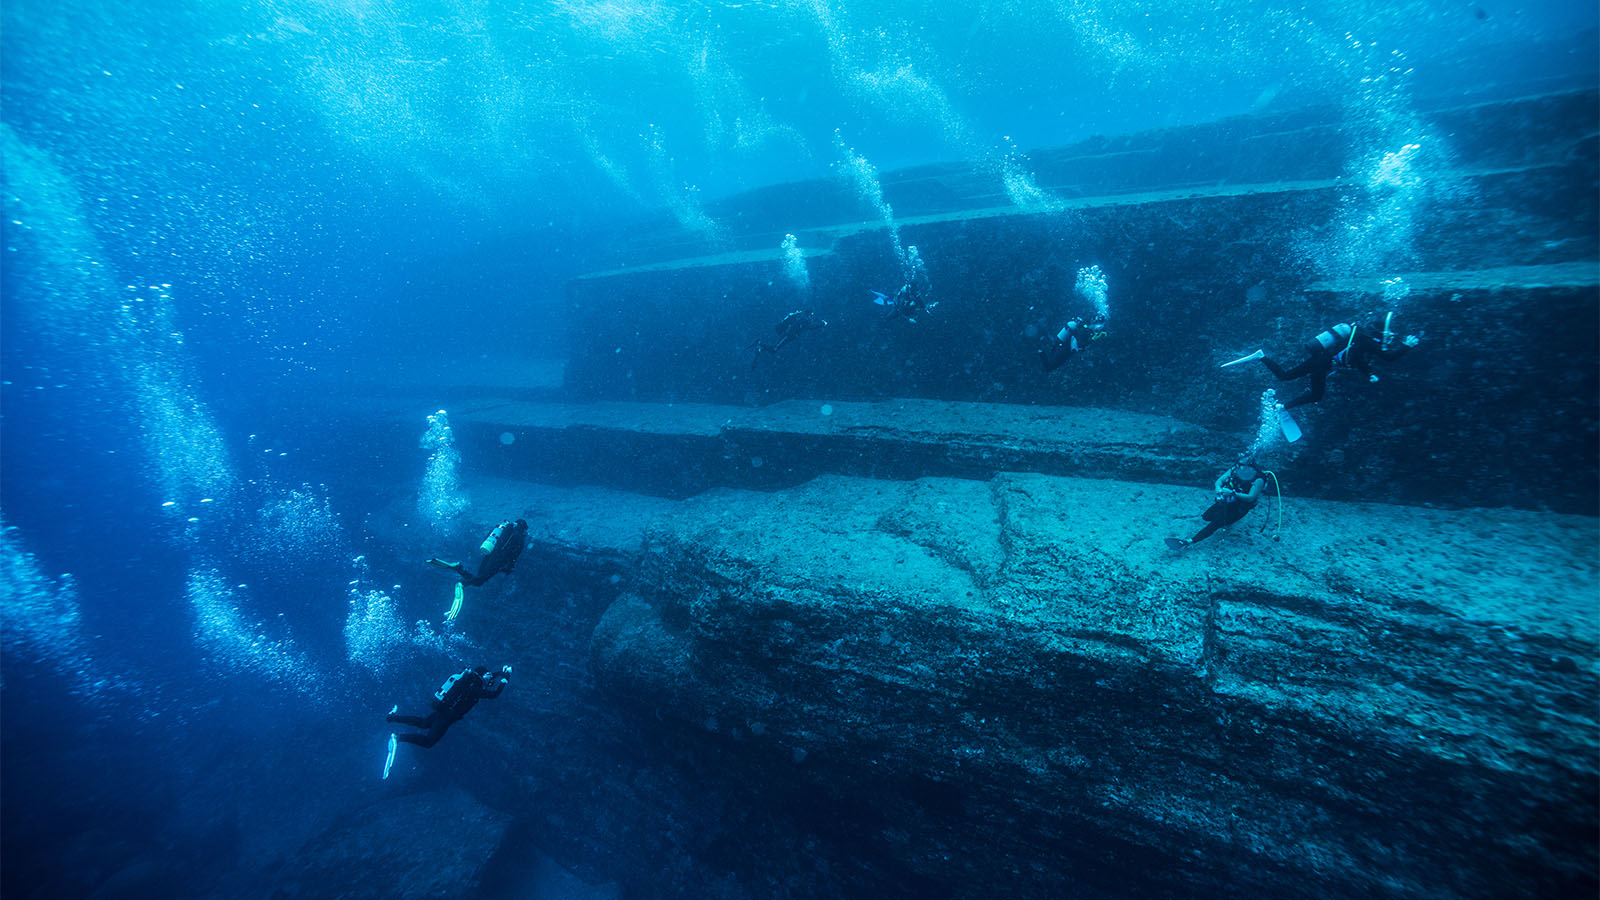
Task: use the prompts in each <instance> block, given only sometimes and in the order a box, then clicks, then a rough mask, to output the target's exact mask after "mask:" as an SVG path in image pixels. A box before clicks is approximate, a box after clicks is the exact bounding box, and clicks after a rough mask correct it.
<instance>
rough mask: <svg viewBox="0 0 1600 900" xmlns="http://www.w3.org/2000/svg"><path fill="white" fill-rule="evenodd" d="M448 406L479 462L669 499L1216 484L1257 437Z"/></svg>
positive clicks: (692, 408) (891, 417) (1094, 427)
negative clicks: (860, 487)
mask: <svg viewBox="0 0 1600 900" xmlns="http://www.w3.org/2000/svg"><path fill="white" fill-rule="evenodd" d="M449 412H450V422H451V425H452V427H453V429H454V431H455V433H456V440H457V446H458V448H459V449H460V450H461V452H462V454H463V457H464V458H465V459H467V460H469V461H470V463H469V464H470V466H471V468H472V469H473V470H475V471H482V472H492V473H496V474H500V475H505V476H510V477H516V478H523V479H533V480H539V481H547V482H557V483H569V482H583V483H589V484H599V485H605V486H610V487H619V488H623V489H627V490H632V491H637V492H641V493H647V494H657V495H663V496H674V497H682V496H688V495H691V494H695V493H699V492H701V491H705V490H709V489H711V488H715V487H743V488H763V489H771V488H777V487H788V486H792V485H796V484H799V483H801V482H804V481H808V480H810V479H812V478H815V477H817V476H819V475H825V474H846V475H864V476H871V477H875V478H885V479H894V480H907V479H914V478H921V477H924V476H928V475H952V476H960V477H967V478H980V479H981V478H988V477H990V476H992V475H993V474H994V473H996V472H1002V471H1019V472H1046V473H1054V474H1073V475H1079V476H1083V477H1090V478H1119V479H1124V480H1137V481H1149V482H1161V483H1169V484H1209V483H1210V482H1211V480H1212V479H1213V478H1215V477H1216V473H1217V471H1219V469H1220V468H1221V467H1224V466H1226V465H1227V464H1229V463H1231V462H1232V461H1233V459H1235V458H1236V457H1237V455H1238V454H1239V453H1240V452H1241V451H1242V450H1243V449H1244V448H1245V447H1246V446H1247V445H1248V443H1249V438H1248V437H1245V436H1240V435H1234V434H1227V433H1224V432H1218V431H1213V430H1210V429H1205V428H1201V427H1199V426H1196V425H1191V424H1189V423H1186V422H1181V421H1178V420H1175V419H1169V418H1164V417H1159V416H1149V415H1141V414H1138V413H1127V412H1116V411H1112V410H1097V409H1085V408H1075V407H1042V406H1015V405H1008V404H999V403H950V402H944V401H935V400H890V401H881V402H874V403H861V402H847V401H800V400H790V401H785V402H783V403H777V404H774V405H772V406H767V407H761V408H751V407H738V406H719V405H711V404H694V403H678V404H668V403H621V402H616V403H587V404H561V403H537V402H527V401H511V400H494V399H487V398H485V399H479V400H477V401H474V402H471V403H466V404H462V405H458V406H456V407H454V408H452V409H450V410H449ZM408 418H414V414H408Z"/></svg>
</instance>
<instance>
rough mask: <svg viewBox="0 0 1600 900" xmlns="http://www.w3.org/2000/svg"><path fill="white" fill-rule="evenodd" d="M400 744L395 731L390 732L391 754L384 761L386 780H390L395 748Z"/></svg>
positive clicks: (384, 778) (397, 707)
mask: <svg viewBox="0 0 1600 900" xmlns="http://www.w3.org/2000/svg"><path fill="white" fill-rule="evenodd" d="M399 708H400V707H399V706H396V707H395V709H399ZM398 744H399V741H398V740H397V739H396V738H395V736H394V733H393V732H390V734H389V756H388V758H387V759H385V760H384V761H383V780H384V781H388V780H389V770H390V769H392V768H394V748H395V747H396V746H398Z"/></svg>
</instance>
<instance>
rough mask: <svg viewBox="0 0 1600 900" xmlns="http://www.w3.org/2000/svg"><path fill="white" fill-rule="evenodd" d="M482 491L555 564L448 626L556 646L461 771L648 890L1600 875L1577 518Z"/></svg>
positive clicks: (1164, 886)
mask: <svg viewBox="0 0 1600 900" xmlns="http://www.w3.org/2000/svg"><path fill="white" fill-rule="evenodd" d="M472 487H473V489H474V490H475V491H478V492H481V496H485V497H492V498H494V501H495V504H496V505H497V506H498V507H500V508H504V509H524V510H526V512H525V516H526V518H527V519H528V520H529V523H530V539H531V547H530V550H529V551H528V553H527V555H525V557H524V562H523V564H522V565H521V566H519V573H523V572H537V573H538V574H537V575H533V576H529V575H519V580H518V582H517V584H516V587H515V588H508V589H506V590H504V591H502V592H500V593H498V594H497V593H493V592H491V593H486V594H482V595H480V596H479V597H478V598H476V599H474V600H472V601H469V606H468V609H467V610H466V611H465V612H464V613H463V623H464V627H467V628H468V629H469V630H471V629H473V628H474V624H473V623H474V622H475V621H476V622H478V623H481V625H480V630H481V631H482V632H483V633H484V637H485V638H486V641H487V648H486V649H487V650H488V651H489V652H491V654H495V653H505V654H507V655H508V657H510V658H519V660H520V659H523V658H526V657H534V658H535V659H536V660H537V661H535V662H531V663H529V664H527V665H523V664H522V663H521V662H519V668H518V671H519V672H525V671H529V670H532V674H533V676H534V677H533V679H532V680H533V682H534V684H533V685H528V686H521V685H519V690H520V691H521V694H520V696H516V697H514V696H513V695H512V694H511V693H508V694H507V698H506V700H505V701H502V703H504V704H505V706H504V708H501V709H496V710H495V714H494V715H484V716H481V717H478V718H476V719H475V720H474V721H473V722H472V723H471V729H470V731H478V730H481V731H482V732H483V733H482V734H481V735H480V736H478V737H476V738H472V740H478V741H483V742H486V743H488V744H490V745H492V746H493V747H495V748H496V750H497V752H501V753H504V754H505V755H506V765H505V768H506V770H507V771H506V772H505V773H504V774H503V775H501V776H491V775H484V776H482V777H483V779H484V783H483V784H482V786H481V787H482V788H483V789H484V790H494V791H496V792H497V793H500V794H502V795H506V796H514V797H517V798H519V804H520V805H521V807H522V808H525V809H527V810H529V811H530V814H531V815H532V816H533V817H534V818H535V819H536V820H538V819H541V818H542V819H546V820H548V822H547V824H545V825H542V826H541V825H538V824H537V823H536V824H535V825H534V827H535V828H543V829H544V830H543V833H542V834H541V838H542V839H543V840H541V846H545V847H546V848H547V850H548V851H549V852H551V853H552V855H554V856H556V857H557V858H558V859H561V860H562V862H563V863H564V864H566V865H568V866H571V867H574V868H576V869H577V870H578V871H579V873H580V874H582V873H583V871H584V869H585V867H589V868H590V869H591V870H593V871H610V872H617V871H624V872H628V873H630V874H629V875H628V876H627V880H629V881H631V882H633V883H635V884H636V885H637V886H640V887H641V888H642V887H643V886H645V885H649V886H650V890H652V891H657V892H660V893H661V894H663V895H666V896H694V895H705V892H707V891H710V890H713V889H716V890H721V891H724V895H726V896H797V897H798V896H904V897H912V896H916V897H977V896H995V895H997V893H998V894H1003V895H1006V896H1016V897H1054V896H1061V895H1063V893H1064V892H1071V893H1072V894H1073V895H1075V896H1089V897H1124V896H1130V895H1147V896H1224V895H1234V896H1236V895H1240V894H1255V895H1281V896H1303V895H1308V894H1311V895H1316V896H1321V897H1372V896H1379V897H1501V896H1528V897H1534V896H1541V897H1543V896H1568V895H1579V894H1582V893H1584V892H1586V891H1587V892H1592V891H1593V890H1594V888H1595V881H1594V874H1593V873H1594V867H1595V863H1596V854H1595V842H1594V837H1595V835H1596V834H1597V822H1596V814H1595V809H1596V801H1597V799H1600V798H1597V796H1596V783H1597V782H1596V775H1597V771H1596V762H1595V738H1594V735H1595V733H1596V718H1595V709H1596V701H1597V691H1596V681H1595V673H1594V670H1593V667H1594V659H1595V656H1596V648H1597V633H1596V632H1597V624H1596V622H1595V620H1594V617H1593V615H1592V608H1591V607H1592V602H1593V597H1594V596H1595V595H1596V591H1597V586H1600V574H1597V565H1596V561H1595V560H1594V557H1593V552H1592V551H1593V546H1594V543H1595V540H1596V531H1595V523H1594V521H1593V520H1592V519H1586V518H1577V517H1564V516H1557V515H1551V514H1537V513H1527V512H1517V511H1506V510H1493V511H1490V510H1465V511H1453V512H1450V511H1440V510H1428V509H1417V508H1405V507H1396V506H1387V505H1379V504H1350V503H1342V504H1341V503H1326V502H1319V501H1309V500H1297V501H1290V503H1289V504H1287V508H1286V509H1285V510H1284V511H1283V526H1282V527H1283V532H1282V539H1281V540H1275V539H1274V537H1275V535H1273V536H1269V534H1268V532H1271V531H1273V530H1274V529H1275V524H1274V523H1275V521H1276V516H1277V510H1275V509H1266V508H1263V509H1261V510H1258V511H1257V512H1255V513H1253V515H1252V518H1248V519H1246V520H1245V521H1244V522H1243V523H1241V524H1240V525H1238V526H1236V527H1235V528H1234V530H1233V533H1231V534H1228V533H1224V534H1222V535H1219V536H1217V537H1214V538H1212V539H1210V540H1209V541H1206V542H1204V543H1202V544H1200V545H1197V546H1196V547H1194V548H1192V549H1191V550H1189V551H1187V552H1186V553H1184V554H1182V555H1176V554H1173V553H1171V552H1170V551H1168V550H1167V549H1166V548H1165V547H1164V545H1163V544H1162V542H1161V538H1162V537H1164V536H1166V535H1168V534H1185V533H1188V532H1189V531H1190V530H1192V529H1193V528H1194V527H1195V526H1196V525H1197V524H1198V520H1197V519H1193V518H1188V517H1186V518H1185V519H1184V520H1183V521H1181V522H1180V521H1174V520H1173V516H1174V515H1175V514H1185V513H1197V512H1198V510H1199V509H1200V508H1202V507H1203V506H1204V505H1205V503H1206V502H1207V500H1208V498H1207V496H1206V495H1205V494H1204V492H1203V491H1197V490H1186V489H1181V488H1173V487H1166V486H1159V485H1148V484H1137V483H1128V482H1119V481H1110V480H1089V479H1076V478H1061V477H1052V476H1044V475H1025V474H1017V475H1010V474H1002V475H999V476H997V477H995V478H994V479H992V480H991V481H988V482H980V481H967V480H959V479H945V478H928V479H922V480H919V481H914V482H884V481H874V480H866V479H859V478H849V477H834V476H827V477H823V478H819V479H817V480H815V481H813V482H811V483H808V484H806V485H803V486H801V487H798V488H793V489H789V490H784V491H778V492H775V493H756V492H744V491H732V490H719V491H713V492H710V493H708V494H705V495H702V496H699V497H696V498H693V499H690V500H687V501H680V502H674V501H668V500H660V499H650V498H631V497H630V495H627V494H621V493H617V492H611V491H604V490H600V489H597V488H576V489H566V490H563V489H556V488H548V487H540V486H536V485H530V484H526V483H519V482H506V481H487V480H486V481H482V482H478V483H475V484H474V485H472ZM634 501H637V502H634ZM1269 520H1271V521H1269ZM1264 528H1265V529H1266V531H1263V529H1264ZM488 623H493V624H492V625H488ZM591 628H592V635H591V634H590V633H589V629H591ZM585 662H586V663H587V671H583V669H584V668H585V666H584V664H585ZM530 707H531V709H530ZM456 737H457V736H455V735H452V740H454V739H456ZM617 810H627V812H626V813H618V812H617ZM619 817H620V818H619ZM719 879H720V880H719ZM718 885H721V887H718ZM778 886H781V889H779V887H778ZM735 887H736V888H737V890H735Z"/></svg>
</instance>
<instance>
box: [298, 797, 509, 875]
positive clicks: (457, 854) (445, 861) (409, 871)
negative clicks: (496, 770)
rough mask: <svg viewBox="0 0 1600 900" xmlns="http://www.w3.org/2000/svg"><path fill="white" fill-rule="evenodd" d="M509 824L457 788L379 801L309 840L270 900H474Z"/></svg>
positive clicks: (507, 818)
mask: <svg viewBox="0 0 1600 900" xmlns="http://www.w3.org/2000/svg"><path fill="white" fill-rule="evenodd" d="M509 821H510V817H508V816H506V815H505V814H504V813H500V812H496V811H494V810H492V809H489V808H488V807H486V806H484V805H483V804H481V803H479V802H478V801H477V800H475V799H473V798H472V796H471V795H469V794H467V793H466V792H465V791H462V790H459V789H456V790H445V791H431V792H425V793H420V794H406V795H401V796H397V797H391V798H389V799H386V800H380V801H379V802H377V803H375V804H373V805H371V806H369V807H366V808H364V809H361V810H358V811H356V812H354V813H352V814H350V815H348V816H346V817H345V818H344V819H343V820H342V821H339V822H336V823H334V824H333V825H332V826H330V827H329V828H328V830H327V831H326V832H324V833H323V834H321V835H318V836H317V837H316V838H314V839H312V840H311V841H310V842H308V843H307V844H306V846H305V847H304V848H303V849H302V850H301V852H300V854H299V856H298V857H297V858H296V859H295V860H294V862H293V865H292V866H289V867H287V868H289V870H290V872H291V874H290V876H289V877H288V878H287V879H285V880H282V881H280V882H279V883H278V884H277V885H276V889H275V891H274V892H273V894H272V896H273V897H275V898H283V900H289V898H294V897H317V898H341V900H357V898H368V897H370V898H374V900H377V898H384V900H389V898H402V900H422V898H452V897H462V898H465V897H472V896H476V894H475V893H474V892H475V890H476V888H477V887H478V884H479V879H480V876H481V874H482V871H483V868H484V866H485V864H486V863H487V862H488V860H489V859H490V857H491V856H493V855H494V853H495V851H496V849H498V847H499V846H500V841H501V838H502V837H503V835H504V834H505V831H506V826H507V824H508V823H509ZM422 825H425V826H426V827H419V826H422Z"/></svg>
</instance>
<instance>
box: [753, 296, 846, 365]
mask: <svg viewBox="0 0 1600 900" xmlns="http://www.w3.org/2000/svg"><path fill="white" fill-rule="evenodd" d="M826 324H828V323H827V322H825V321H823V320H822V319H820V318H818V317H817V314H816V313H814V312H812V311H811V310H809V309H797V310H795V311H794V312H792V313H789V314H788V315H787V316H784V317H783V321H782V322H779V323H778V324H777V325H774V326H773V330H775V331H777V332H778V342H777V343H776V344H768V343H767V342H766V341H756V342H755V343H753V344H751V345H750V348H749V349H754V350H755V351H756V355H755V357H754V358H752V359H751V360H750V368H752V369H754V368H755V367H756V360H758V359H760V358H761V354H763V353H774V352H776V351H777V350H778V348H780V347H782V346H783V345H784V344H787V343H789V342H790V341H792V340H794V339H795V338H796V337H798V336H800V335H802V334H804V333H805V332H807V331H810V330H812V329H813V328H821V327H822V326H824V325H826Z"/></svg>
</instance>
